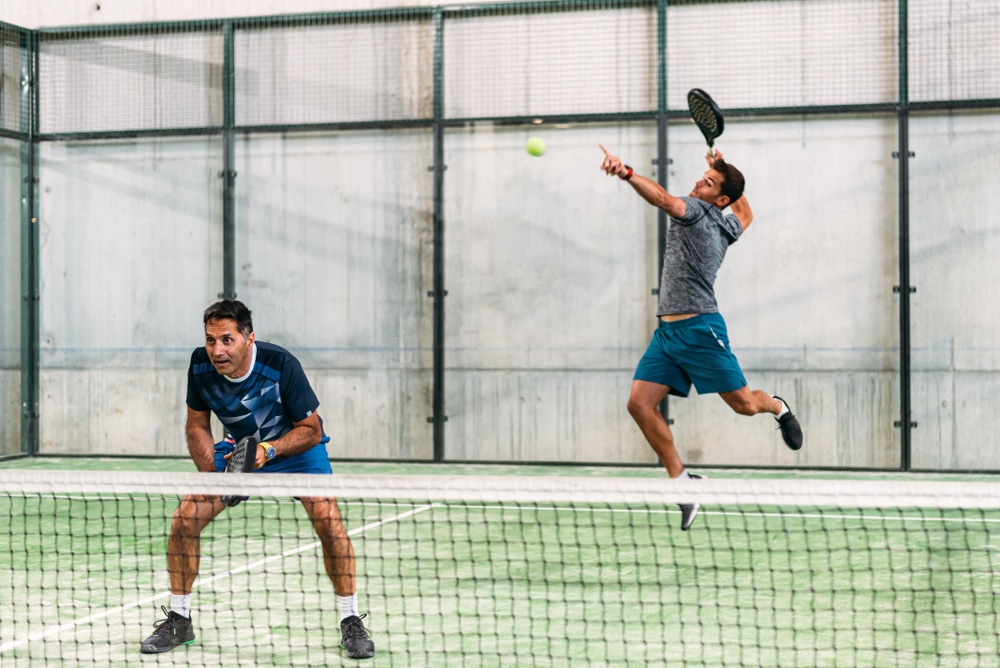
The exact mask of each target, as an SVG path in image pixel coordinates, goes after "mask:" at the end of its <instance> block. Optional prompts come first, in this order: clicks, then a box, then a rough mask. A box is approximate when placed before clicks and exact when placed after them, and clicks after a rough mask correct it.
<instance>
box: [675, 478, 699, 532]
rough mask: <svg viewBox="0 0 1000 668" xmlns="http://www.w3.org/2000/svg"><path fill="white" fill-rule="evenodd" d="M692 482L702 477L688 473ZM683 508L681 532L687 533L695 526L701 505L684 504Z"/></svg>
mask: <svg viewBox="0 0 1000 668" xmlns="http://www.w3.org/2000/svg"><path fill="white" fill-rule="evenodd" d="M688 475H689V476H691V479H692V480H701V476H700V475H695V474H693V473H688ZM680 506H681V531H687V530H688V529H690V528H691V525H692V524H694V518H695V517H696V516H697V515H698V509H699V508H701V504H700V503H682V504H680Z"/></svg>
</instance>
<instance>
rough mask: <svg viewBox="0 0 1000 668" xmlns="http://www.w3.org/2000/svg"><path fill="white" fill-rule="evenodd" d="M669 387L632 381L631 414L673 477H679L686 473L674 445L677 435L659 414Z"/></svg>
mask: <svg viewBox="0 0 1000 668" xmlns="http://www.w3.org/2000/svg"><path fill="white" fill-rule="evenodd" d="M669 391H670V388H669V387H667V386H666V385H660V384H658V383H651V382H649V381H646V380H633V381H632V392H631V394H630V395H629V398H628V412H629V414H630V415H631V416H632V419H634V420H635V422H636V424H638V425H639V429H640V430H642V435H643V436H645V437H646V440H647V441H648V442H649V445H650V447H652V448H653V452H655V453H656V456H657V457H659V458H660V462H661V463H662V464H663V466H664V468H666V469H667V473H669V474H670V477H671V478H676V477H677V476H679V475H681V474H682V473H683V472H684V462H682V461H681V458H680V455H678V454H677V448H676V447H675V446H674V435H673V434H672V433H671V431H670V427H669V426H668V425H667V421H666V420H664V419H663V414H662V413H660V402H661V401H663V399H664V398H665V397H666V396H667V392H669Z"/></svg>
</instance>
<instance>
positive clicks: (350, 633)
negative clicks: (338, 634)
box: [344, 612, 368, 638]
mask: <svg viewBox="0 0 1000 668" xmlns="http://www.w3.org/2000/svg"><path fill="white" fill-rule="evenodd" d="M367 616H368V613H367V612H366V613H365V614H363V615H360V616H358V617H355V618H354V619H352V620H351V621H349V622H348V623H347V627H346V628H345V629H344V638H367V637H368V629H366V628H365V625H364V622H362V621H361V620H362V619H364V618H365V617H367Z"/></svg>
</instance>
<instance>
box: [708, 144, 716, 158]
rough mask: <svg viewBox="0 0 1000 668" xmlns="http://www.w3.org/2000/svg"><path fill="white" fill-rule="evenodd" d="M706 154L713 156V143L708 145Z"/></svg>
mask: <svg viewBox="0 0 1000 668" xmlns="http://www.w3.org/2000/svg"><path fill="white" fill-rule="evenodd" d="M708 154H709V155H710V156H712V157H713V158H714V157H715V145H714V144H711V145H709V147H708Z"/></svg>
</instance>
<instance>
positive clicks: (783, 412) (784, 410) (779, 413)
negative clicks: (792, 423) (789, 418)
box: [773, 397, 788, 417]
mask: <svg viewBox="0 0 1000 668" xmlns="http://www.w3.org/2000/svg"><path fill="white" fill-rule="evenodd" d="M773 398H774V399H778V397H773ZM778 402H779V403H780V404H781V410H780V411H779V412H778V417H781V416H782V415H784V414H785V413H787V412H788V404H786V403H785V402H784V401H782V400H781V399H778Z"/></svg>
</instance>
